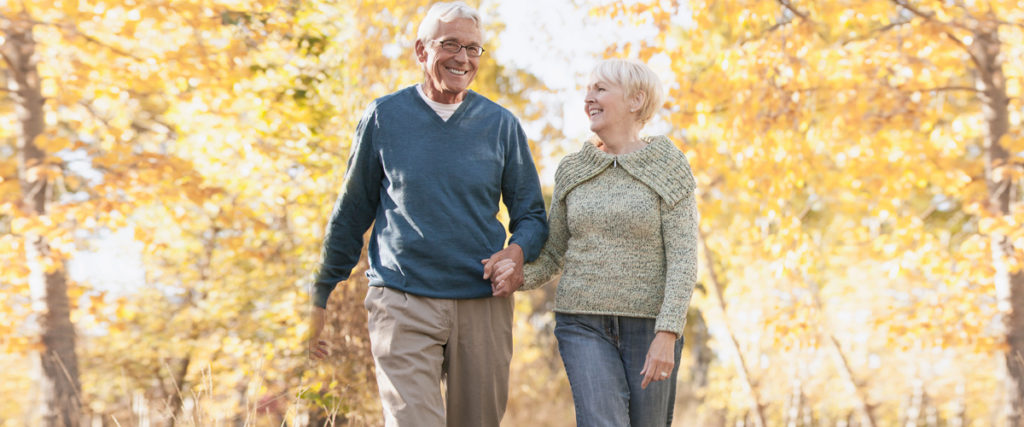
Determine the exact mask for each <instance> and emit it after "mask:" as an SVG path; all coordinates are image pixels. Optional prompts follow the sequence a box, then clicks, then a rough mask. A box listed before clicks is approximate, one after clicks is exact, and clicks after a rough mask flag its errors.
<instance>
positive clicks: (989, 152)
mask: <svg viewBox="0 0 1024 427" xmlns="http://www.w3.org/2000/svg"><path fill="white" fill-rule="evenodd" d="M609 12H610V13H609ZM601 13H609V14H610V15H611V16H616V17H619V18H620V19H627V20H632V21H633V22H635V23H645V22H646V23H653V24H654V25H657V26H658V27H659V28H660V29H661V31H660V33H659V35H658V36H657V37H655V39H653V40H651V41H649V42H647V43H639V44H632V45H625V46H614V47H612V49H611V50H610V53H612V54H615V55H627V56H637V57H640V58H643V59H653V60H655V61H657V60H662V59H660V58H666V57H667V60H668V61H669V63H670V64H671V65H670V66H669V68H670V70H671V73H672V75H673V81H672V82H671V83H672V84H671V85H670V87H671V89H670V96H669V99H670V100H672V101H671V102H670V103H669V104H667V105H666V107H667V109H668V112H669V114H670V117H669V120H668V121H669V122H670V124H671V125H672V127H673V129H675V134H674V137H675V139H676V140H677V141H678V142H679V143H680V144H681V146H682V147H683V148H684V149H685V150H686V151H687V152H688V154H689V155H690V156H691V159H692V161H693V163H694V170H695V172H696V174H697V176H698V181H699V183H700V185H699V187H700V188H701V190H700V191H701V202H700V208H701V213H702V218H703V221H702V222H703V224H702V229H703V231H704V233H705V236H706V237H707V248H708V251H709V252H711V253H712V255H715V256H714V257H713V258H712V262H710V263H709V266H708V269H709V270H711V269H718V271H719V279H720V280H719V282H720V284H721V285H723V286H726V288H725V290H724V292H723V293H722V295H723V298H725V299H728V300H729V305H728V310H727V312H725V313H723V315H724V317H719V318H718V319H713V320H711V322H712V323H714V321H715V320H718V321H721V322H724V323H726V324H728V325H730V327H732V326H735V329H734V330H735V331H736V333H737V334H738V337H739V340H738V341H739V342H738V345H737V346H736V347H737V348H738V350H737V351H739V352H741V354H746V357H745V358H741V360H742V359H745V360H748V361H749V360H763V361H765V363H767V365H766V366H773V367H776V368H774V369H758V366H757V365H758V364H753V365H754V368H753V369H751V375H750V378H749V380H747V381H744V382H746V383H747V386H745V387H747V388H749V389H752V390H753V391H752V392H750V393H748V397H746V398H745V400H746V402H736V401H732V402H731V403H729V402H726V403H723V404H724V405H728V406H729V407H734V408H735V407H737V406H738V407H739V408H740V409H739V414H737V415H736V416H737V417H739V418H748V419H751V418H753V419H757V418H761V419H763V420H765V421H764V422H766V423H767V424H773V423H774V422H770V420H775V421H777V422H781V421H782V419H783V413H784V412H788V409H787V410H786V411H784V410H783V409H786V408H787V406H788V405H792V402H800V401H804V402H806V401H807V400H811V402H810V403H809V405H815V402H814V399H815V396H817V399H824V398H823V397H822V395H821V394H820V393H812V392H810V390H842V393H844V394H843V396H844V398H843V399H839V400H840V401H845V402H852V404H837V402H835V401H831V402H829V401H828V400H827V399H825V400H819V404H820V403H828V404H827V405H826V406H824V407H820V406H819V408H820V409H818V411H820V413H819V416H823V417H828V418H832V419H837V418H847V414H851V415H852V417H850V418H851V419H855V420H857V422H859V423H860V424H862V425H871V424H875V423H876V422H882V421H881V420H888V421H887V422H886V423H889V422H895V420H896V419H897V418H898V417H897V415H895V414H897V413H900V412H901V411H903V412H904V413H906V414H911V413H918V414H920V413H923V409H925V408H923V407H922V406H921V405H923V404H922V403H921V402H924V401H927V400H929V399H927V398H926V397H927V395H930V396H932V397H931V399H932V400H933V401H935V400H943V401H944V402H948V403H950V404H953V406H956V407H960V408H964V407H965V406H970V405H965V403H964V402H965V399H968V398H969V396H970V393H966V394H967V395H968V397H965V396H964V395H965V393H963V392H957V393H952V392H950V391H949V390H953V389H961V390H962V389H963V388H964V386H963V385H964V384H970V383H973V384H975V385H976V387H977V388H976V390H979V391H981V390H985V392H986V393H987V392H991V391H993V389H992V388H991V387H990V386H989V384H993V383H992V381H994V380H996V379H1000V380H1001V381H1003V383H1004V384H1005V385H1004V387H1003V390H1004V391H1003V392H1002V393H1000V395H1001V396H1002V398H1001V399H999V401H997V402H992V401H990V400H982V399H974V400H971V403H972V404H973V406H974V407H977V408H987V409H984V410H972V411H973V413H974V414H975V416H979V415H978V414H979V413H985V411H988V412H992V411H997V410H998V407H999V406H1001V405H1005V406H1006V410H1005V411H1003V412H1004V413H1005V416H1004V417H1003V419H1004V421H1002V422H1001V423H1005V425H1017V424H1019V421H1020V420H1019V416H1020V415H1019V413H1020V399H1021V397H1020V396H1021V395H1022V393H1021V389H1020V386H1019V384H1020V377H1021V374H1020V369H1021V365H1020V364H1019V360H1020V356H1019V355H1020V354H1021V353H1020V352H1021V349H1020V345H1021V344H1020V342H1021V341H1020V336H1021V330H1022V329H1021V327H1022V326H1021V322H1020V320H1019V319H1020V312H1021V310H1020V309H1019V308H1020V307H1024V301H1021V300H1020V298H1021V297H1020V292H1019V290H1020V289H1024V288H1021V280H1022V277H1021V270H1020V266H1021V260H1022V258H1024V257H1022V255H1024V252H1022V250H1021V242H1022V240H1021V236H1022V232H1021V230H1022V228H1021V227H1020V226H1019V224H1020V223H1021V219H1022V216H1021V214H1022V209H1021V206H1022V203H1021V201H1022V200H1021V196H1020V194H1021V193H1020V189H1021V184H1020V176H1021V172H1020V171H1021V162H1020V153H1021V152H1022V150H1024V146H1022V145H1021V131H1020V121H1021V113H1020V111H1021V107H1022V105H1021V101H1020V96H1021V95H1020V92H1021V73H1022V72H1024V67H1022V64H1021V61H1020V59H1019V58H1021V57H1024V55H1022V53H1024V52H1021V46H1024V44H1022V43H1021V37H1022V26H1021V24H1020V22H1021V18H1022V16H1024V11H1022V9H1021V8H1020V5H1019V4H1017V3H1016V2H1009V1H1007V2H998V1H993V2H983V4H982V3H977V4H975V3H964V2H939V1H913V2H912V1H906V0H891V1H867V0H864V1H853V2H811V1H789V0H778V1H730V2H702V1H697V2H688V3H685V4H683V3H682V2H651V3H640V4H636V5H631V6H622V5H613V6H610V7H606V8H604V9H602V10H601ZM719 311H721V310H719ZM731 329H732V328H731ZM996 330H1001V331H1002V332H996ZM865 334H866V335H865ZM862 337H868V338H862ZM869 337H884V339H871V338H869ZM727 354H732V352H731V351H730V352H728V353H727ZM938 354H944V355H945V356H942V357H941V358H940V359H942V360H945V361H946V362H943V363H952V364H953V366H958V367H959V368H958V369H953V370H952V371H953V372H964V374H963V375H962V376H961V375H956V374H952V375H950V374H945V375H943V374H938V373H936V372H934V371H932V370H928V369H916V368H912V366H914V365H913V364H915V363H917V362H918V361H917V360H915V359H920V358H927V359H932V358H935V357H937V356H936V355H938ZM995 354H1001V356H1000V358H1001V359H1002V361H1001V362H1000V363H999V364H998V366H1002V367H1001V368H999V369H993V367H994V366H995V365H994V364H993V362H992V361H991V360H990V359H987V357H988V355H995ZM872 360H880V362H872ZM986 360H987V361H986ZM738 364H739V365H742V364H743V363H738ZM786 366H788V367H791V369H778V367H786ZM891 366H903V368H902V369H901V368H890V367H891ZM982 366H984V367H985V368H983V369H978V367H982ZM810 367H815V368H810ZM735 369H742V368H741V367H740V366H737V367H736V368H735ZM999 372H1002V373H1003V374H998V373H999ZM780 373H785V374H783V375H780ZM997 374H998V378H996V376H995V375H997ZM786 377H789V378H786ZM826 378H830V379H829V380H826ZM895 381H902V382H897V383H895V384H894V382H895ZM922 383H923V384H924V386H923V387H922V386H920V385H915V384H922ZM939 384H949V385H950V387H941V386H940V385H939ZM957 384H959V385H957ZM741 385H742V383H741ZM759 388H760V389H761V391H762V392H761V393H759V392H758V389H759ZM780 388H781V389H783V390H785V389H787V388H789V389H791V390H793V393H778V392H775V391H778V390H779V389H780ZM769 391H772V392H770V393H769ZM787 394H791V395H795V396H800V395H805V396H808V398H803V399H789V400H787V401H782V400H774V401H773V400H772V399H770V398H769V399H765V396H780V395H787ZM906 396H917V397H914V398H912V399H908V400H907V401H902V400H903V398H904V397H906ZM922 396H923V397H922ZM914 402H917V403H914ZM932 404H933V405H938V404H939V402H932ZM800 405H808V403H801V404H800ZM915 408H916V409H915ZM829 412H830V413H829ZM744 414H746V415H744ZM965 414H966V412H965V411H960V412H959V413H958V414H951V415H949V417H950V418H951V419H959V420H963V419H964V418H965V417H966V416H967V415H965ZM915 416H921V415H915ZM900 417H902V419H904V420H908V421H907V422H910V421H909V420H911V419H913V417H912V416H911V415H901V416H900Z"/></svg>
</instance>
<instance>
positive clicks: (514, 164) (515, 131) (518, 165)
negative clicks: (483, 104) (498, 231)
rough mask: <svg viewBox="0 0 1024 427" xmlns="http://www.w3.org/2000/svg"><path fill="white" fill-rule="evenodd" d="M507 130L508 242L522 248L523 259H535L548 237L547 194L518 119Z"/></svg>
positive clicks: (503, 185) (505, 196)
mask: <svg viewBox="0 0 1024 427" xmlns="http://www.w3.org/2000/svg"><path fill="white" fill-rule="evenodd" d="M511 122H512V123H513V125H512V126H511V129H510V130H509V132H508V138H509V141H508V143H509V145H508V150H507V151H506V158H505V169H504V171H503V172H502V176H501V197H502V200H503V201H504V203H505V207H506V208H508V217H509V224H508V228H509V231H510V232H511V233H512V237H511V238H510V239H509V244H512V243H515V244H517V245H519V247H521V248H522V249H523V259H524V260H525V261H533V260H534V259H536V258H537V254H538V253H540V249H541V246H542V245H544V240H545V239H547V237H548V223H547V218H545V214H544V195H543V194H542V193H541V191H540V178H538V177H537V168H536V167H535V166H534V164H533V156H532V155H531V154H530V145H529V143H527V139H526V133H525V132H524V131H523V128H522V126H520V125H519V121H518V120H515V119H514V118H513V119H512V120H511Z"/></svg>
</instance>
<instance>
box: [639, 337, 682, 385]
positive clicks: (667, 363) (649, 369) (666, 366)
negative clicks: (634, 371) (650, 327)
mask: <svg viewBox="0 0 1024 427" xmlns="http://www.w3.org/2000/svg"><path fill="white" fill-rule="evenodd" d="M678 338H679V336H678V335H676V334H674V333H672V332H668V331H658V333H657V334H655V335H654V341H652V342H651V348H650V349H648V350H647V360H645V361H644V369H643V370H642V371H640V375H643V376H644V380H643V382H642V383H640V388H642V389H645V388H647V385H648V384H650V383H652V382H654V381H663V380H667V379H669V378H671V376H672V368H675V365H676V339H678Z"/></svg>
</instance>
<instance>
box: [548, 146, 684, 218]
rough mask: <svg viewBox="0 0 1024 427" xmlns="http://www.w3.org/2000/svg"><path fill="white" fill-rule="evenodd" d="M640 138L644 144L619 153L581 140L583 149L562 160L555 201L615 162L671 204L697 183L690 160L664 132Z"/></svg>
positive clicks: (556, 178)
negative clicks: (632, 149) (615, 153)
mask: <svg viewBox="0 0 1024 427" xmlns="http://www.w3.org/2000/svg"><path fill="white" fill-rule="evenodd" d="M643 140H644V142H646V143H647V146H645V147H643V148H641V149H639V150H636V151H633V152H631V153H626V154H620V155H614V154H609V153H606V152H604V151H601V150H600V149H599V148H597V147H596V146H595V145H594V143H593V142H586V143H584V144H583V149H581V150H580V151H578V152H576V153H573V154H571V155H569V156H567V157H566V158H565V160H564V161H563V162H562V165H561V167H560V168H559V170H558V173H557V174H556V176H555V182H556V183H560V184H562V185H556V187H561V188H563V190H562V191H560V192H559V193H560V194H555V195H554V196H555V201H557V202H561V201H562V199H563V198H565V195H567V194H569V192H570V191H572V189H573V188H575V187H576V186H577V185H579V184H581V183H583V182H584V181H586V180H588V179H590V178H593V177H595V176H597V175H598V174H599V173H601V172H602V171H604V170H605V169H607V168H608V167H609V166H612V165H615V166H619V167H622V168H623V169H624V170H625V171H626V172H629V174H630V175H632V176H633V177H634V178H636V179H637V180H639V181H640V182H642V183H644V185H646V186H648V187H650V188H651V190H654V192H655V193H658V196H660V197H661V198H662V200H664V201H665V202H666V203H668V205H669V206H674V205H675V204H676V203H678V202H679V201H680V200H682V199H683V198H684V197H686V196H687V195H689V194H690V192H692V191H693V189H694V188H695V187H696V182H695V181H694V179H693V172H692V171H691V170H690V162H688V161H687V160H686V155H685V154H683V152H682V151H679V149H678V148H676V146H675V144H673V143H672V141H670V140H669V139H668V138H667V137H665V136H652V137H645V138H643Z"/></svg>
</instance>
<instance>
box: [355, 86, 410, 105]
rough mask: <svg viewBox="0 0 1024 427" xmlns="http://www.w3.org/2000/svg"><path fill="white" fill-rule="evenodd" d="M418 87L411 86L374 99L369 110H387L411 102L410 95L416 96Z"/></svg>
mask: <svg viewBox="0 0 1024 427" xmlns="http://www.w3.org/2000/svg"><path fill="white" fill-rule="evenodd" d="M415 92H416V86H415V85H414V86H409V87H406V88H403V89H399V90H396V91H394V92H391V93H389V94H387V95H384V96H382V97H380V98H377V99H374V100H373V101H372V102H370V105H369V107H368V108H367V109H368V110H380V109H386V108H393V107H395V106H397V105H402V104H404V103H407V102H409V101H410V99H411V98H410V97H409V95H410V94H412V95H415Z"/></svg>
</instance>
